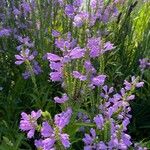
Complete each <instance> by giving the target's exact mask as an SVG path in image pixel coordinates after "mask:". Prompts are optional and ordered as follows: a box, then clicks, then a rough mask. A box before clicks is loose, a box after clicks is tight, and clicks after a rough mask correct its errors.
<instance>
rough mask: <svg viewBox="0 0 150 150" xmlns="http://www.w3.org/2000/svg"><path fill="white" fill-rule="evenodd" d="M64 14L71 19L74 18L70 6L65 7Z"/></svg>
mask: <svg viewBox="0 0 150 150" xmlns="http://www.w3.org/2000/svg"><path fill="white" fill-rule="evenodd" d="M65 14H66V15H67V16H68V17H70V18H72V17H73V16H74V7H73V6H72V5H70V4H68V5H66V7H65Z"/></svg>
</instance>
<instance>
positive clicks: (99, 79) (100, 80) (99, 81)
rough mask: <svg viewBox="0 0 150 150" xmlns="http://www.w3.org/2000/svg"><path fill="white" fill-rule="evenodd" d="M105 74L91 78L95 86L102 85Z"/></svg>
mask: <svg viewBox="0 0 150 150" xmlns="http://www.w3.org/2000/svg"><path fill="white" fill-rule="evenodd" d="M105 79H106V75H99V76H96V77H93V78H92V84H93V85H96V86H102V85H103V84H104V82H105Z"/></svg>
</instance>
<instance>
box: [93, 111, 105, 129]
mask: <svg viewBox="0 0 150 150" xmlns="http://www.w3.org/2000/svg"><path fill="white" fill-rule="evenodd" d="M94 122H95V123H96V125H97V127H98V129H102V127H103V125H104V118H103V116H102V115H101V114H99V115H97V116H96V117H94Z"/></svg>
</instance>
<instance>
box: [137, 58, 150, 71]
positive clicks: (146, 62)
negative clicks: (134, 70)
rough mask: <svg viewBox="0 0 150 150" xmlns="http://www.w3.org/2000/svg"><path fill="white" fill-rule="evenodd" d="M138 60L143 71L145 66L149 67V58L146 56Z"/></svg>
mask: <svg viewBox="0 0 150 150" xmlns="http://www.w3.org/2000/svg"><path fill="white" fill-rule="evenodd" d="M139 62H140V66H139V67H140V69H141V71H142V72H143V71H144V70H145V69H146V68H147V67H150V59H148V58H143V59H139Z"/></svg>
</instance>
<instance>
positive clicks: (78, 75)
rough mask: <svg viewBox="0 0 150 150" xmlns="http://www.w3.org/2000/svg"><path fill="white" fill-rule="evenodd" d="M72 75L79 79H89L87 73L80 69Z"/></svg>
mask: <svg viewBox="0 0 150 150" xmlns="http://www.w3.org/2000/svg"><path fill="white" fill-rule="evenodd" d="M72 75H73V77H74V78H76V79H79V80H80V81H85V80H86V79H87V77H86V76H85V75H82V74H81V73H80V72H78V71H73V73H72Z"/></svg>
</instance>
